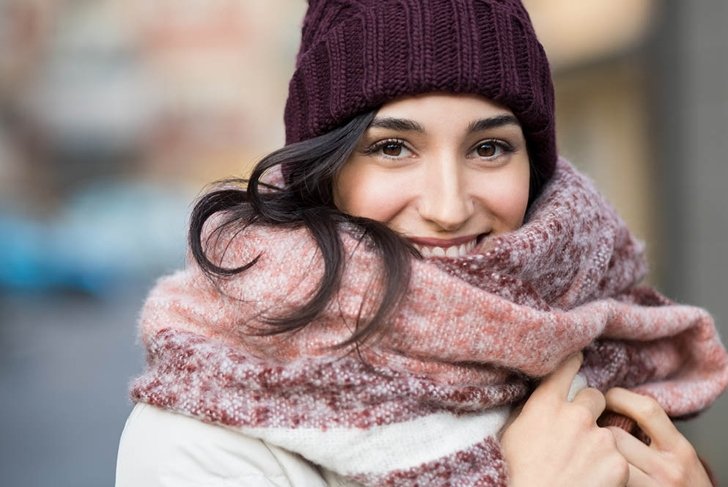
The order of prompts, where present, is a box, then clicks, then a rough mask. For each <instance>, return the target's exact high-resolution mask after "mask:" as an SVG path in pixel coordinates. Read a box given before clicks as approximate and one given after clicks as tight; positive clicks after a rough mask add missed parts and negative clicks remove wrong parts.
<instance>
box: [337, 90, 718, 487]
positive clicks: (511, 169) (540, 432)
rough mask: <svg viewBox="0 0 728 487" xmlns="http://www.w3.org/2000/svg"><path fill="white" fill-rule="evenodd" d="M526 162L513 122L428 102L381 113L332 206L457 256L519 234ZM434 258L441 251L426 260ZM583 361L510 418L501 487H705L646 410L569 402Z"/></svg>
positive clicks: (595, 398)
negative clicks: (623, 420) (614, 416)
mask: <svg viewBox="0 0 728 487" xmlns="http://www.w3.org/2000/svg"><path fill="white" fill-rule="evenodd" d="M528 187H529V160H528V154H527V150H526V143H525V138H524V136H523V131H522V130H521V127H520V125H519V124H518V122H517V120H516V119H515V117H514V116H513V113H512V112H511V111H510V110H509V109H508V108H506V107H503V106H501V105H498V104H496V103H494V102H492V101H490V100H487V99H485V98H483V97H480V96H476V95H455V94H443V93H435V94H426V95H420V96H411V97H407V98H402V99H399V100H395V101H392V102H390V103H387V104H386V105H384V106H382V108H381V109H380V110H379V111H378V112H377V115H376V117H375V119H374V121H373V122H372V125H371V126H370V127H369V128H368V129H367V131H366V133H365V134H364V136H363V137H362V139H361V141H360V142H359V144H358V146H357V148H356V149H355V151H354V153H353V154H352V156H351V157H350V158H349V160H348V161H347V163H346V164H345V165H344V167H343V168H342V169H341V171H340V172H339V174H338V175H337V177H336V179H335V183H334V201H335V203H336V205H337V207H338V208H339V209H340V210H342V211H344V212H346V213H349V214H351V215H355V216H363V217H367V218H371V219H374V220H377V221H380V222H383V223H385V224H386V225H387V226H388V227H389V228H391V229H392V230H395V231H396V232H398V233H400V234H401V235H403V236H404V237H405V238H408V239H409V240H410V241H411V242H412V243H413V244H414V245H415V246H417V248H418V249H420V251H421V253H422V254H423V255H424V256H429V255H439V254H438V252H440V251H441V252H442V253H445V252H454V253H456V254H459V255H462V254H464V253H467V252H470V251H471V250H472V248H473V247H474V245H475V244H476V243H478V242H481V241H482V240H483V239H486V238H489V237H491V236H493V235H498V234H501V233H504V232H509V231H512V230H515V229H517V228H518V227H520V226H521V225H522V223H523V219H524V216H525V213H526V209H527V205H528V196H529V195H528ZM436 249H440V250H436ZM581 362H582V357H581V354H579V355H576V356H574V357H571V358H570V359H568V360H566V361H565V362H564V363H563V364H562V365H561V366H560V367H559V368H558V369H557V370H556V371H554V372H553V373H552V374H551V375H550V376H548V377H546V378H545V379H544V380H543V381H542V383H541V384H540V385H539V386H538V387H537V388H536V390H535V391H534V392H533V394H532V395H531V397H529V399H528V400H527V401H526V403H525V404H524V406H523V407H522V408H521V410H519V411H516V412H514V414H513V415H512V417H511V421H510V422H509V424H508V425H507V426H506V427H505V428H504V430H503V433H502V437H501V445H502V448H503V455H504V457H505V459H506V463H507V464H508V466H509V475H510V485H511V486H514V487H520V486H525V487H530V486H534V485H539V486H564V485H580V486H605V487H606V486H623V485H628V486H635V487H642V486H691V487H701V486H710V485H711V484H710V482H709V480H708V476H707V474H706V472H705V470H704V468H703V466H702V464H701V463H700V462H699V460H698V457H697V455H696V454H695V450H694V449H693V447H692V446H691V445H690V443H689V442H688V441H687V440H686V439H685V438H684V437H683V436H682V435H681V434H680V433H679V432H678V431H677V429H676V428H675V427H674V426H673V424H672V422H671V421H670V419H669V418H668V417H667V415H666V414H665V412H664V411H663V410H662V408H661V407H660V406H659V404H657V402H655V401H654V400H652V399H650V398H646V397H644V396H640V395H638V394H635V393H632V392H629V391H627V390H624V389H619V388H616V389H612V390H610V391H609V392H608V393H607V394H606V397H605V395H603V394H602V393H601V392H599V391H598V390H596V389H592V388H585V389H582V390H581V391H579V392H578V393H577V394H576V395H575V396H574V398H573V399H572V400H569V399H568V391H569V388H570V386H571V384H572V382H573V380H574V377H575V375H576V373H577V372H578V370H579V367H580V366H581ZM605 408H609V409H611V410H613V411H616V412H619V413H621V414H624V415H625V416H627V417H630V418H632V419H634V420H635V421H636V422H637V424H639V425H640V427H641V428H642V430H643V431H644V432H645V433H646V434H647V435H649V436H650V438H651V440H652V443H651V445H650V446H646V445H644V444H642V443H640V442H639V441H638V440H637V439H635V438H633V437H632V436H630V435H628V434H627V433H625V432H623V431H622V430H618V429H615V428H601V427H599V426H597V424H596V420H597V418H598V417H599V416H600V414H601V413H602V412H603V411H604V410H605Z"/></svg>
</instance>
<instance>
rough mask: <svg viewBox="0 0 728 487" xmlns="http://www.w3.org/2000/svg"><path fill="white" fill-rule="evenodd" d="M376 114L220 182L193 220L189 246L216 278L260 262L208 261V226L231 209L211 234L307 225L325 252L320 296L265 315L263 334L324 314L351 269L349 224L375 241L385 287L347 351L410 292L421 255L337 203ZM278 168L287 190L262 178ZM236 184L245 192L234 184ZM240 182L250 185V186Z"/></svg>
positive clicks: (198, 206)
mask: <svg viewBox="0 0 728 487" xmlns="http://www.w3.org/2000/svg"><path fill="white" fill-rule="evenodd" d="M375 113H376V112H375V111H371V112H367V113H365V114H362V115H359V116H357V117H355V118H353V119H352V120H351V121H349V122H348V123H347V124H345V125H343V126H342V127H339V128H337V129H335V130H332V131H331V132H328V133H326V134H324V135H321V136H319V137H316V138H313V139H309V140H304V141H301V142H297V143H294V144H290V145H287V146H286V147H283V148H282V149H279V150H277V151H275V152H273V153H271V154H269V155H268V156H266V157H265V158H263V159H262V160H261V161H260V162H259V163H258V164H257V165H256V166H255V168H254V169H253V171H252V173H251V175H250V178H249V179H228V180H225V181H221V182H220V183H221V187H219V189H216V190H213V191H211V192H209V193H207V194H205V195H203V196H202V197H201V198H200V199H199V200H198V201H197V203H196V205H195V207H194V209H193V211H192V216H191V221H190V229H189V243H190V248H191V251H192V255H193V257H194V258H195V260H196V261H197V263H198V264H199V265H200V267H201V268H202V270H203V271H204V272H205V273H206V274H208V276H209V277H210V278H215V277H226V276H232V275H235V274H238V273H241V272H244V271H245V270H246V269H249V268H250V267H251V266H253V265H255V263H256V261H257V258H255V259H253V260H252V261H250V262H248V263H246V264H244V265H242V266H240V267H236V268H224V267H220V266H219V265H218V264H216V263H215V262H212V261H211V260H210V259H209V257H208V256H207V254H206V252H205V246H206V244H207V242H203V241H202V233H203V227H204V225H205V222H206V221H207V220H208V219H209V218H210V217H211V216H212V215H214V214H216V213H219V212H224V219H223V221H222V223H221V224H220V226H218V227H217V229H215V231H214V232H212V233H210V236H212V235H213V234H214V233H215V232H220V231H222V230H223V229H225V228H226V227H229V226H231V225H234V226H236V229H244V228H246V227H247V226H249V225H253V224H261V225H276V226H288V227H290V228H299V227H302V226H303V227H306V228H307V229H308V231H309V232H310V233H311V235H312V237H313V238H314V240H315V241H316V244H317V245H318V247H319V249H320V251H321V255H322V257H323V262H324V270H323V271H324V272H323V277H322V278H321V281H320V282H319V285H318V288H317V290H316V292H315V294H314V295H313V296H312V297H311V299H310V300H309V301H308V302H306V303H305V304H303V305H302V306H301V307H300V308H298V309H297V310H295V311H293V312H292V313H291V314H288V315H285V316H267V317H264V318H263V321H264V322H265V323H266V324H267V325H269V327H268V328H267V329H264V330H261V334H264V335H272V334H278V333H284V332H290V331H295V330H299V329H301V328H303V327H305V326H306V325H308V324H309V323H311V321H313V320H314V319H316V317H317V316H319V315H320V314H321V313H322V312H323V310H324V308H325V307H326V306H327V304H328V303H329V301H330V300H331V299H332V297H333V296H334V295H335V293H336V292H337V291H338V289H339V285H340V282H341V276H342V273H343V270H344V266H345V265H346V262H345V254H344V247H343V243H342V240H341V235H340V232H341V230H342V226H343V225H346V224H350V225H353V227H354V228H357V229H359V230H360V232H358V236H359V238H360V241H362V240H366V241H367V244H369V243H371V244H372V247H373V249H375V251H376V252H377V253H378V254H379V256H380V258H381V260H380V262H381V265H380V269H381V274H382V275H381V278H382V280H383V283H384V286H383V288H382V291H381V293H380V295H379V296H378V306H377V308H376V311H375V312H374V314H373V316H372V317H371V318H370V319H368V320H366V321H364V322H359V323H356V324H355V326H356V329H355V331H354V332H353V333H352V335H351V337H349V338H348V339H347V340H346V341H344V342H343V343H341V344H340V346H345V345H349V344H354V343H357V344H359V343H362V342H364V341H365V340H367V339H368V338H371V337H372V336H374V335H375V334H377V332H379V331H381V329H382V327H383V324H384V323H385V322H386V319H387V317H388V316H389V315H390V314H391V313H392V312H393V311H394V309H395V308H396V306H397V304H398V303H399V301H400V300H401V298H402V296H403V295H404V293H405V291H406V289H407V287H408V284H409V278H410V258H411V257H412V256H413V255H419V253H418V252H417V251H416V250H415V249H414V248H413V247H412V246H411V245H409V244H408V243H407V242H406V241H405V240H404V239H402V238H401V237H400V236H399V235H398V234H396V233H395V232H394V231H392V230H390V229H389V228H388V227H387V226H386V225H384V224H382V223H380V222H377V221H375V220H371V219H368V218H361V217H354V216H351V215H347V214H344V213H342V212H341V211H339V210H338V209H337V208H336V206H335V205H334V198H333V181H334V177H335V176H336V173H337V171H338V170H339V169H340V168H341V167H342V166H343V165H344V163H345V162H346V161H347V160H348V158H349V156H350V155H351V153H352V152H353V150H354V148H355V147H356V145H357V143H358V142H359V139H360V137H361V136H362V134H363V133H364V132H365V131H366V129H367V127H368V126H369V124H370V123H371V121H372V119H373V118H374V114H375ZM276 166H280V167H281V170H282V171H283V174H284V177H285V180H286V184H285V186H284V187H283V188H279V187H274V186H271V185H269V184H266V183H265V182H263V181H261V178H262V177H263V176H264V174H266V172H267V171H269V170H270V169H272V168H275V167H276ZM235 185H237V186H238V187H237V188H235V187H231V186H235ZM241 185H245V189H242V188H241V187H240V186H241ZM261 189H263V190H261ZM218 235H219V233H218Z"/></svg>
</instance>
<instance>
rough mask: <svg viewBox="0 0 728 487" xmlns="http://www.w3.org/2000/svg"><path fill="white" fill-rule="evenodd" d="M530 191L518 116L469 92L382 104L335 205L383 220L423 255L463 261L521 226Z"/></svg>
mask: <svg viewBox="0 0 728 487" xmlns="http://www.w3.org/2000/svg"><path fill="white" fill-rule="evenodd" d="M528 191H529V161H528V153H527V150H526V141H525V138H524V136H523V131H522V130H521V127H520V125H519V123H518V121H517V119H516V118H515V117H514V116H513V113H512V112H511V111H510V110H508V109H507V108H504V107H502V106H500V105H497V104H495V103H493V102H491V101H489V100H487V99H486V98H483V97H480V96H477V95H454V94H439V93H438V94H427V95H419V96H412V97H408V98H403V99H400V100H395V101H393V102H390V103H387V104H386V105H384V106H382V108H381V109H380V110H379V111H378V112H377V114H376V117H375V118H374V120H373V121H372V123H371V124H370V126H369V128H368V129H367V131H366V132H365V133H364V135H363V136H362V138H361V140H360V141H359V144H358V145H357V147H356V149H355V150H354V152H353V153H352V155H351V157H350V158H349V160H348V161H347V162H346V164H345V165H344V166H343V167H342V169H341V170H340V172H339V173H338V174H337V176H336V179H335V180H334V202H335V204H336V206H337V208H339V209H340V210H341V211H343V212H344V213H348V214H350V215H354V216H361V217H366V218H371V219H373V220H377V221H380V222H382V223H384V224H386V225H387V226H388V227H389V228H391V229H392V230H394V231H396V232H398V233H400V234H401V235H402V236H404V237H406V238H407V239H409V240H410V241H411V242H412V243H413V244H414V245H415V247H417V248H418V249H419V250H420V252H421V253H422V255H423V256H425V257H428V256H432V255H435V256H442V255H447V256H450V257H457V256H461V255H465V254H467V253H468V252H470V251H471V250H472V249H473V248H474V247H475V245H476V244H477V243H479V242H480V241H481V240H482V239H484V238H486V237H488V236H493V235H498V234H501V233H504V232H508V231H511V230H515V229H516V228H518V227H520V226H521V224H522V223H523V218H524V215H525V213H526V207H527V205H528Z"/></svg>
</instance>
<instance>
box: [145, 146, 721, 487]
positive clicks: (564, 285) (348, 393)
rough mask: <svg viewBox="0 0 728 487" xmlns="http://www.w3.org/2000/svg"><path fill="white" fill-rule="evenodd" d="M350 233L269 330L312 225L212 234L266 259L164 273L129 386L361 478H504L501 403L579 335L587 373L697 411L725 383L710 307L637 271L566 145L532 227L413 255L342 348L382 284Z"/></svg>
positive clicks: (222, 243) (218, 253)
mask: <svg viewBox="0 0 728 487" xmlns="http://www.w3.org/2000/svg"><path fill="white" fill-rule="evenodd" d="M211 235H214V234H213V233H211ZM342 237H343V240H344V243H345V247H346V250H347V261H346V264H347V265H346V270H345V272H344V275H343V277H342V286H341V290H340V291H339V293H338V295H337V296H336V298H335V299H334V300H333V301H332V302H331V303H330V305H329V307H328V308H327V310H326V312H325V313H324V314H323V315H322V316H320V317H319V318H318V319H316V320H315V321H314V322H312V323H311V324H310V325H308V326H307V327H306V328H304V329H303V330H301V331H298V332H296V333H292V334H286V335H277V336H260V335H255V334H254V332H255V331H259V330H261V329H263V328H265V327H266V326H268V325H266V324H265V322H264V319H263V318H264V317H266V316H267V317H271V316H278V315H280V314H281V313H286V312H289V311H291V310H292V309H294V308H295V307H296V306H299V305H300V304H301V303H303V302H304V301H305V300H306V299H307V298H308V297H310V296H311V293H312V292H313V291H314V289H315V288H316V284H317V282H318V279H319V278H320V277H321V275H322V270H321V262H322V261H321V256H320V253H319V251H318V250H317V248H316V246H315V244H314V243H313V240H312V238H311V237H310V236H309V235H308V234H307V232H306V231H305V230H291V229H281V228H270V227H262V226H252V227H249V228H248V229H246V230H244V231H242V232H237V231H233V230H230V231H229V232H227V233H224V234H223V235H222V236H221V237H220V238H219V239H216V238H211V239H210V241H209V242H210V248H209V252H210V255H211V256H212V257H213V258H214V259H215V260H216V261H217V262H220V263H221V264H223V265H225V266H229V267H233V266H238V265H241V264H244V263H247V262H249V261H250V260H251V259H253V258H255V257H259V258H258V261H257V263H256V264H255V265H254V266H253V267H251V268H250V269H249V270H247V271H245V272H244V273H242V274H239V275H236V276H235V277H232V278H226V279H222V278H220V279H210V278H208V276H206V275H205V274H204V273H203V272H202V271H201V270H200V269H199V268H198V267H197V266H196V265H195V264H194V262H190V263H189V265H188V267H187V269H185V270H183V271H180V272H178V273H176V274H174V275H172V276H169V277H166V278H163V279H162V280H160V282H159V283H158V285H157V286H156V288H155V289H154V290H153V291H152V293H151V294H150V296H149V298H148V300H147V303H146V305H145V307H144V310H143V313H142V317H141V329H140V332H141V337H142V340H143V342H144V344H145V346H146V348H147V357H148V368H147V370H146V372H145V373H144V374H143V375H142V376H141V377H139V378H138V379H137V380H135V382H134V383H133V385H132V398H133V399H134V400H135V401H142V402H147V403H150V404H153V405H156V406H159V407H162V408H165V409H169V410H172V411H176V412H179V413H182V414H186V415H190V416H193V417H195V418H198V419H200V420H203V421H208V422H212V423H216V424H221V425H225V426H228V427H232V428H236V429H238V430H239V431H241V432H242V433H245V434H248V435H251V436H253V437H256V438H261V439H263V440H264V441H267V442H269V443H271V444H275V445H278V446H280V447H283V448H286V449H288V450H290V451H294V452H296V453H299V454H301V455H302V456H304V457H305V458H307V459H309V460H310V461H312V462H313V463H316V464H318V465H322V466H323V467H325V468H327V469H329V470H332V471H334V472H336V473H338V474H340V475H343V476H344V477H347V478H349V479H351V480H353V481H356V482H359V483H361V484H364V485H433V486H446V485H458V486H461V485H462V486H505V485H507V480H508V474H507V468H506V465H505V463H504V460H503V456H502V453H501V451H500V447H499V444H498V438H499V434H500V432H501V429H502V427H503V425H504V424H505V422H506V420H507V418H508V414H509V411H510V408H511V407H512V406H513V405H516V404H518V403H520V402H521V401H523V400H524V399H525V398H526V397H527V395H528V393H529V391H530V390H531V389H532V387H533V386H534V384H535V383H537V381H538V379H539V378H540V377H542V376H544V375H545V374H548V373H549V372H551V371H553V370H554V369H555V368H556V367H557V366H558V365H559V363H561V362H562V361H563V360H564V359H565V358H566V357H568V356H569V355H571V354H573V353H574V352H576V351H579V350H586V353H585V357H586V358H585V364H584V367H583V370H582V373H583V374H584V375H585V376H586V377H587V380H588V382H589V384H590V385H591V386H594V387H597V388H600V389H601V390H606V389H607V388H609V387H612V386H616V385H619V386H622V387H628V388H630V389H632V390H635V391H637V392H639V393H643V394H646V395H649V396H652V397H654V398H655V399H656V400H657V401H658V402H659V403H660V404H661V405H662V407H663V408H664V409H665V410H666V411H667V413H668V414H669V415H670V416H672V417H681V416H689V415H692V414H695V413H697V412H699V411H702V410H703V409H705V408H706V407H708V406H709V405H710V404H711V403H712V402H713V401H714V400H715V399H716V398H717V397H718V395H719V394H720V393H721V392H723V391H724V389H725V388H726V387H727V386H728V355H727V354H726V351H725V349H724V347H723V345H722V344H721V342H720V339H719V337H718V336H717V333H716V329H715V326H714V323H713V320H712V318H711V317H710V315H709V314H708V313H706V312H705V311H704V310H701V309H699V308H695V307H691V306H684V305H678V304H674V303H672V302H670V301H669V300H667V299H666V298H664V297H662V296H660V295H659V293H657V292H656V291H654V290H652V289H649V288H647V287H642V286H639V282H640V280H641V279H642V277H643V275H644V273H645V264H644V257H643V248H642V245H641V244H639V243H638V242H637V241H636V240H635V239H634V238H633V237H632V236H631V235H630V233H629V232H628V231H627V229H626V228H625V225H624V223H623V222H622V221H621V220H620V219H619V218H618V217H617V215H616V214H615V212H614V211H613V210H612V209H611V207H610V206H609V205H608V204H607V203H606V202H605V201H604V200H603V199H602V198H601V196H600V195H599V194H598V193H597V192H596V190H595V189H594V187H593V185H592V184H591V182H590V181H588V180H587V179H586V178H585V177H583V176H581V175H580V174H578V173H577V171H576V170H574V169H573V168H572V167H571V166H570V165H569V164H568V163H567V162H566V161H563V160H561V161H559V163H558V165H557V169H556V173H555V175H554V177H553V179H552V180H551V181H550V182H549V183H548V185H547V186H546V187H545V189H544V192H543V193H542V195H541V197H540V198H539V199H538V200H537V201H536V202H534V204H533V206H532V208H531V210H530V212H529V215H528V216H527V222H526V224H525V225H523V226H522V227H521V228H520V229H518V230H516V231H514V232H510V233H508V234H503V235H500V236H497V237H494V238H491V239H486V240H485V241H484V242H482V243H481V244H480V246H479V247H478V248H476V249H475V250H474V251H473V252H472V254H471V255H469V256H466V257H463V258H431V259H426V260H420V259H413V261H412V278H411V283H410V287H409V289H408V291H407V293H406V296H405V298H404V300H403V302H402V303H401V305H400V306H399V308H398V309H397V311H396V313H395V314H394V315H393V316H392V317H391V319H390V322H389V323H388V325H389V326H388V328H387V331H386V333H385V334H383V335H382V336H380V337H378V339H377V340H374V341H371V342H368V343H367V344H365V345H363V346H361V347H359V348H358V349H354V348H350V349H347V350H335V349H332V348H331V346H332V345H335V344H337V343H340V342H342V341H343V340H345V339H346V338H348V337H349V336H350V334H351V332H352V330H353V329H354V327H355V326H356V323H357V319H358V318H359V317H361V316H364V317H366V316H370V315H371V313H372V307H373V305H374V304H375V303H374V300H375V296H376V291H377V290H379V289H380V288H379V286H380V284H379V280H378V278H379V275H380V270H381V269H380V264H379V261H378V258H377V257H376V255H375V252H373V251H372V249H371V248H370V247H369V245H367V244H366V242H363V243H362V242H359V241H358V239H357V234H356V232H354V231H351V229H342Z"/></svg>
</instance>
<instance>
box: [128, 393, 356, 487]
mask: <svg viewBox="0 0 728 487" xmlns="http://www.w3.org/2000/svg"><path fill="white" fill-rule="evenodd" d="M356 485H358V484H356V483H352V482H350V481H348V480H346V479H344V478H343V477H340V476H338V475H336V474H335V473H333V472H330V471H327V470H324V469H322V468H320V467H318V466H316V465H314V464H312V463H310V462H308V461H307V460H305V459H304V458H302V457H300V456H299V455H296V454H294V453H291V452H289V451H286V450H283V449H281V448H278V447H275V446H273V445H270V444H267V443H265V442H263V441H261V440H258V439H255V438H251V437H249V436H246V435H244V434H242V433H240V432H237V431H235V430H233V429H230V428H226V427H223V426H217V425H212V424H207V423H203V422H202V421H199V420H196V419H194V418H190V417H187V416H183V415H181V414H176V413H173V412H170V411H165V410H163V409H159V408H157V407H154V406H150V405H148V404H137V405H136V406H135V407H134V409H133V410H132V412H131V414H130V415H129V418H128V419H127V421H126V426H125V427H124V432H123V433H122V435H121V441H120V444H119V454H118V458H117V463H116V487H193V486H194V487H203V486H204V487H259V486H260V487H263V486H265V487H269V486H271V487H272V486H275V487H283V486H285V487H353V486H356Z"/></svg>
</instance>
